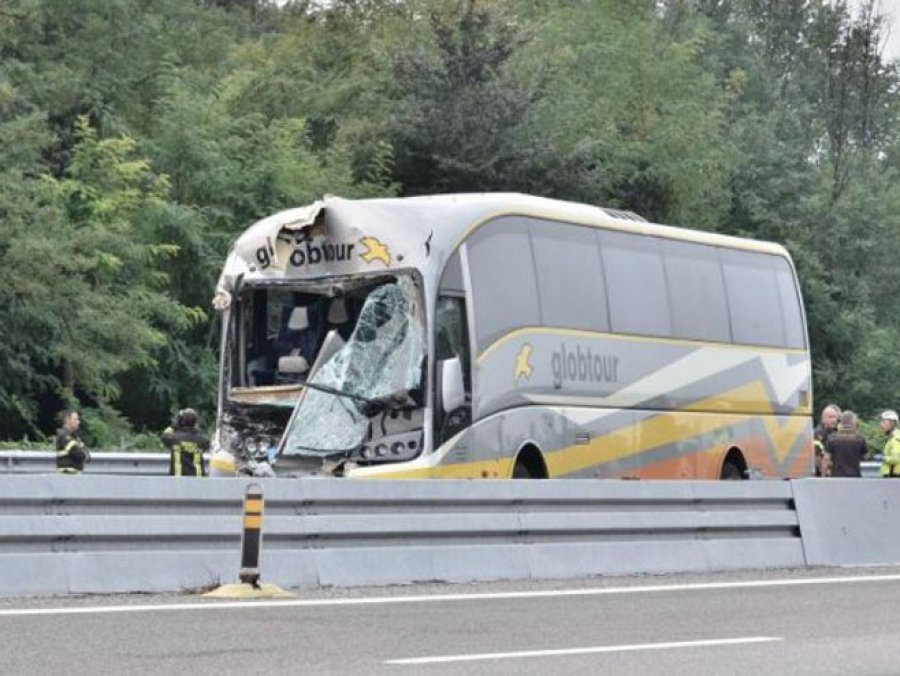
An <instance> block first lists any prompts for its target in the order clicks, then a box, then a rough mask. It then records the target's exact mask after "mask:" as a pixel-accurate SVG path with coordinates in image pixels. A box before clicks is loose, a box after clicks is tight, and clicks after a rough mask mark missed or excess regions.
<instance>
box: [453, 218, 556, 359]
mask: <svg viewBox="0 0 900 676" xmlns="http://www.w3.org/2000/svg"><path fill="white" fill-rule="evenodd" d="M466 247H467V248H466V251H467V254H468V261H469V273H470V275H471V277H472V301H473V305H474V313H475V331H476V336H477V341H478V348H479V349H480V350H483V349H485V348H486V347H487V346H488V345H490V344H491V343H492V342H494V341H495V340H497V338H499V337H500V336H502V335H503V334H504V333H508V332H509V331H512V330H513V329H516V328H519V327H522V326H537V325H539V324H540V313H539V310H538V293H537V284H536V283H535V279H534V262H533V260H532V255H531V243H530V241H529V237H528V226H527V224H526V223H525V221H523V220H521V219H512V218H503V219H498V220H496V221H494V222H492V223H489V224H487V225H485V226H483V227H482V228H480V229H478V230H477V231H476V232H475V233H474V234H473V235H472V236H471V237H470V238H469V240H468V243H467V245H466Z"/></svg>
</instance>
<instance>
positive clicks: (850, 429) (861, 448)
mask: <svg viewBox="0 0 900 676" xmlns="http://www.w3.org/2000/svg"><path fill="white" fill-rule="evenodd" d="M825 452H826V453H827V454H828V456H829V457H830V458H831V476H833V477H858V476H862V473H861V471H860V463H861V462H862V459H863V458H864V457H866V454H868V452H869V445H868V444H867V443H866V439H865V437H863V435H862V434H860V433H859V431H858V430H857V420H856V414H855V413H854V412H853V411H844V412H843V413H841V422H840V424H839V425H838V428H837V431H836V432H832V433H831V434H830V435H828V440H827V441H826V442H825Z"/></svg>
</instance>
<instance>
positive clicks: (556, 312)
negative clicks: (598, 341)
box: [531, 221, 609, 331]
mask: <svg viewBox="0 0 900 676" xmlns="http://www.w3.org/2000/svg"><path fill="white" fill-rule="evenodd" d="M531 243H532V246H533V247H534V260H535V264H536V267H537V283H538V289H539V293H540V299H541V318H542V323H543V325H544V326H555V327H559V328H570V329H583V330H586V331H608V330H609V320H608V314H607V310H606V289H605V284H604V282H603V270H602V268H601V264H600V250H599V249H598V247H597V236H596V233H595V232H594V231H593V230H592V229H590V228H585V227H578V226H575V225H564V224H562V223H552V222H547V221H531Z"/></svg>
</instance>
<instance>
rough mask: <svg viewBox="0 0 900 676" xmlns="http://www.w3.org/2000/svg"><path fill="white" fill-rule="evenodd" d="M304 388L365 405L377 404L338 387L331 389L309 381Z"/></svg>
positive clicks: (373, 400) (372, 400) (304, 384)
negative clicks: (353, 400)
mask: <svg viewBox="0 0 900 676" xmlns="http://www.w3.org/2000/svg"><path fill="white" fill-rule="evenodd" d="M303 387H309V388H312V389H314V390H319V391H320V392H325V394H334V395H336V396H338V397H347V398H348V399H355V400H356V401H361V402H363V403H364V404H374V403H376V400H375V399H368V398H367V397H363V396H362V395H359V394H353V393H352V392H345V391H344V390H339V389H338V388H336V387H329V386H328V385H320V384H319V383H311V382H309V381H307V382H305V383H303Z"/></svg>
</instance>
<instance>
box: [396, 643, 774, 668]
mask: <svg viewBox="0 0 900 676" xmlns="http://www.w3.org/2000/svg"><path fill="white" fill-rule="evenodd" d="M783 640H784V639H782V638H777V637H774V636H747V637H744V638H711V639H706V640H701V641H676V642H668V643H631V644H626V645H604V646H594V647H591V648H558V649H551V650H522V651H520V652H509V653H481V654H474V655H439V656H436V657H406V658H403V659H398V660H387V661H385V664H441V663H447V662H476V661H480V660H510V659H519V658H523V657H559V656H561V655H596V654H598V653H627V652H638V651H642V650H674V649H677V648H707V647H711V646H722V645H740V644H743V643H772V642H773V641H783Z"/></svg>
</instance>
